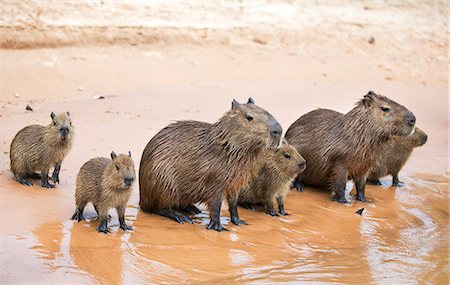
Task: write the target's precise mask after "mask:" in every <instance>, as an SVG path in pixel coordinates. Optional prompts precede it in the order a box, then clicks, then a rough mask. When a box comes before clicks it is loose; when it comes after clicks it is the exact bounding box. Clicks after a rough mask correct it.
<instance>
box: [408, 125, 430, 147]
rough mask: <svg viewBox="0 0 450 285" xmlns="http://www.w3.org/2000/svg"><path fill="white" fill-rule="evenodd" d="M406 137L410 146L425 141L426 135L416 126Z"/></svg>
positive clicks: (419, 144)
mask: <svg viewBox="0 0 450 285" xmlns="http://www.w3.org/2000/svg"><path fill="white" fill-rule="evenodd" d="M407 139H408V141H409V142H410V144H411V146H412V147H419V146H422V145H424V144H425V143H426V142H427V140H428V136H427V134H426V133H425V132H424V131H422V130H421V129H419V128H418V127H416V129H415V130H414V133H413V134H411V135H409V136H408V137H407Z"/></svg>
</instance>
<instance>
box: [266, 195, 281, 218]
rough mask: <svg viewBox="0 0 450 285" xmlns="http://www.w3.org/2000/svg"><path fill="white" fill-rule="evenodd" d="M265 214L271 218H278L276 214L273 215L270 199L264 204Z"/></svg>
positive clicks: (273, 210)
mask: <svg viewBox="0 0 450 285" xmlns="http://www.w3.org/2000/svg"><path fill="white" fill-rule="evenodd" d="M266 214H268V215H271V216H272V217H278V216H279V215H278V214H277V213H275V209H274V206H273V200H272V199H270V200H269V201H267V202H266Z"/></svg>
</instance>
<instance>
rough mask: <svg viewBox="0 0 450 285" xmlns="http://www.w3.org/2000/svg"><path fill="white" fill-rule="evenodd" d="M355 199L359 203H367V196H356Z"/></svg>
mask: <svg viewBox="0 0 450 285" xmlns="http://www.w3.org/2000/svg"><path fill="white" fill-rule="evenodd" d="M355 198H356V200H358V201H361V202H366V196H365V195H356V196H355Z"/></svg>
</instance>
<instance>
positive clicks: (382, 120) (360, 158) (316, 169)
mask: <svg viewBox="0 0 450 285" xmlns="http://www.w3.org/2000/svg"><path fill="white" fill-rule="evenodd" d="M415 123H416V117H415V116H414V114H413V113H412V112H411V111H409V110H408V109H406V108H405V107H403V106H402V105H400V104H398V103H396V102H394V101H392V100H390V99H389V98H387V97H385V96H381V95H378V94H376V93H375V92H373V91H370V92H369V93H368V94H367V95H365V96H364V98H363V99H362V100H360V101H359V102H358V103H357V104H356V107H354V108H353V109H352V110H351V111H349V112H348V113H347V114H341V113H339V112H336V111H332V110H326V109H318V110H314V111H311V112H309V113H307V114H305V115H303V116H301V117H300V118H299V119H298V120H297V121H296V122H294V123H293V124H292V125H291V126H290V127H289V129H288V130H287V132H286V140H287V141H288V142H289V143H290V144H291V145H293V146H295V147H296V148H297V150H298V152H299V153H301V154H302V155H303V156H304V157H305V159H306V161H307V162H308V167H307V168H306V170H305V172H303V173H302V174H301V175H300V177H301V181H302V182H304V183H306V184H310V185H313V186H328V187H329V188H330V189H331V192H332V194H333V199H334V200H336V201H338V202H341V203H346V202H347V200H346V198H345V185H346V183H347V179H348V177H350V178H352V179H353V180H354V182H355V184H356V193H357V194H356V199H357V200H359V201H363V202H364V201H365V200H366V198H365V194H364V188H365V182H366V178H367V175H368V172H369V170H370V169H371V168H372V167H373V166H374V165H375V163H376V160H377V155H378V153H379V152H380V149H381V147H382V146H383V144H384V143H386V141H387V140H388V139H389V137H390V136H393V135H398V136H407V135H409V134H411V133H412V132H413V131H414V126H415Z"/></svg>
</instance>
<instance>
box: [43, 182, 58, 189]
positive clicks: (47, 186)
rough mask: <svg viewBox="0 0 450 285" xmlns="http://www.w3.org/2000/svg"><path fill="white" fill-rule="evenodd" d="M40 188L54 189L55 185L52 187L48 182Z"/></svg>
mask: <svg viewBox="0 0 450 285" xmlns="http://www.w3.org/2000/svg"><path fill="white" fill-rule="evenodd" d="M42 187H43V188H47V189H50V188H55V185H53V184H51V183H50V182H48V181H47V182H45V183H42Z"/></svg>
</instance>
